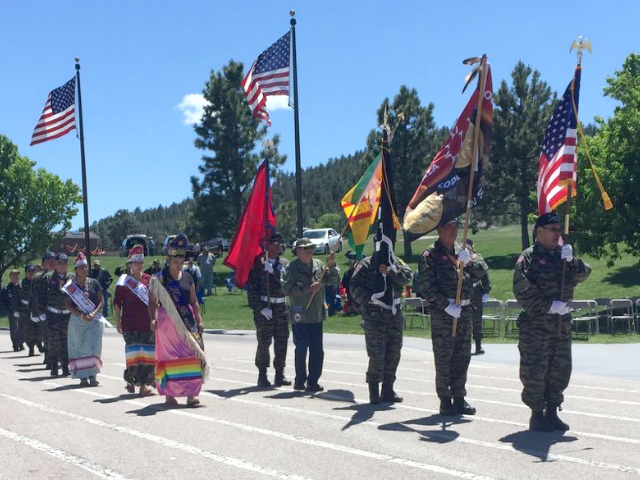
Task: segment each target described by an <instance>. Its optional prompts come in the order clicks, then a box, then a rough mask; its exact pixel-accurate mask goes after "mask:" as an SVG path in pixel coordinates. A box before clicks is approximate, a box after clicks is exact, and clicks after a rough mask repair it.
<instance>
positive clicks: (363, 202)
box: [340, 154, 383, 259]
mask: <svg viewBox="0 0 640 480" xmlns="http://www.w3.org/2000/svg"><path fill="white" fill-rule="evenodd" d="M382 160H383V155H382V154H378V156H376V158H374V160H373V162H371V164H370V165H369V166H368V167H367V170H366V171H365V172H364V174H363V175H362V177H360V180H358V183H356V184H355V185H354V186H353V187H352V188H351V190H349V191H348V192H347V193H346V194H345V195H344V197H342V200H341V201H340V206H341V207H342V211H343V213H344V215H345V217H347V221H348V222H349V227H350V230H351V231H350V232H349V245H351V248H353V250H354V251H355V253H356V256H357V258H358V259H359V258H361V257H362V250H363V249H364V245H365V243H366V242H367V238H368V237H369V232H370V229H371V226H372V225H373V224H375V221H376V219H377V214H378V206H379V205H380V195H381V186H382V163H383V162H382Z"/></svg>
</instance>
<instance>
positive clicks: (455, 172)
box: [403, 60, 493, 234]
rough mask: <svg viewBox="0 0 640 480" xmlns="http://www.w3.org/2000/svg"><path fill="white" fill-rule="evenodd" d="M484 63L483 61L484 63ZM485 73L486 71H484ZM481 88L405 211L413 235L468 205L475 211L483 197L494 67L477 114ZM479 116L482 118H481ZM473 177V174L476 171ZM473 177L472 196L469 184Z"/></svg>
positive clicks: (405, 224)
mask: <svg viewBox="0 0 640 480" xmlns="http://www.w3.org/2000/svg"><path fill="white" fill-rule="evenodd" d="M483 61H484V60H483ZM482 70H484V69H482ZM480 88H481V87H480V86H478V88H476V90H475V91H474V92H473V94H472V95H471V98H469V101H468V102H467V105H466V106H465V107H464V110H463V111H462V113H461V114H460V116H459V117H458V119H457V120H456V123H454V124H453V127H452V128H451V132H450V134H449V137H448V138H447V139H446V140H445V142H444V144H443V145H442V147H440V150H438V152H437V153H436V155H435V157H434V158H433V161H432V162H431V164H430V165H429V168H427V170H426V172H425V173H424V176H423V177H422V180H421V181H420V184H419V185H418V188H417V189H416V191H415V193H414V194H413V197H412V198H411V200H410V201H409V203H408V204H407V208H406V210H405V214H404V219H403V227H404V229H405V230H407V231H409V232H411V233H417V234H426V233H429V232H431V231H432V230H435V229H436V228H437V227H438V226H439V225H444V224H446V223H448V222H450V221H451V220H454V219H456V218H458V217H459V216H460V215H462V214H463V213H465V211H466V210H467V205H468V204H470V206H471V208H473V207H475V206H476V205H477V204H478V203H479V202H480V200H481V199H482V195H483V194H484V189H483V186H484V179H483V176H482V170H483V163H484V162H483V161H484V160H485V159H488V157H489V152H490V148H491V126H492V123H493V104H492V101H491V99H492V98H493V83H492V81H491V67H490V66H489V65H488V64H487V66H486V81H485V83H484V90H483V94H482V98H483V101H482V107H481V111H480V112H478V103H479V92H480ZM478 113H480V115H478ZM478 118H480V132H479V133H480V134H479V135H478V145H477V146H475V151H477V159H475V160H477V161H474V158H473V154H474V134H475V131H476V123H477V121H478ZM474 165H475V170H474V175H472V174H471V172H472V169H473V168H474ZM472 177H473V186H472V188H471V195H470V196H468V192H469V190H470V189H469V183H470V181H471V178H472Z"/></svg>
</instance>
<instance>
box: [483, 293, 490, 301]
mask: <svg viewBox="0 0 640 480" xmlns="http://www.w3.org/2000/svg"><path fill="white" fill-rule="evenodd" d="M488 301H489V294H488V293H485V294H484V295H482V303H487V302H488Z"/></svg>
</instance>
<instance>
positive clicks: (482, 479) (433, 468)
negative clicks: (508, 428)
mask: <svg viewBox="0 0 640 480" xmlns="http://www.w3.org/2000/svg"><path fill="white" fill-rule="evenodd" d="M46 383H48V384H55V383H54V382H46ZM56 385H57V384H56ZM72 391H75V392H78V393H86V394H88V395H92V396H97V397H103V398H111V397H110V396H109V395H104V394H100V393H97V392H93V391H91V390H84V389H79V390H72ZM0 397H3V398H6V399H9V400H12V401H14V402H17V403H21V404H23V405H28V406H30V407H34V408H38V409H40V410H43V411H45V412H50V413H56V414H59V415H63V416H66V417H69V418H73V419H75V420H80V421H83V422H86V423H89V424H92V425H97V426H100V427H104V428H108V429H109V430H114V431H117V432H120V433H126V434H128V435H132V436H134V437H138V438H143V439H145V440H150V441H152V442H155V443H159V444H161V445H165V446H168V447H171V448H175V449H178V450H182V451H186V452H189V453H194V454H198V455H201V456H204V457H207V458H211V459H213V460H216V461H221V462H222V463H227V464H229V465H233V466H238V467H240V468H245V469H247V470H253V471H256V472H258V473H264V474H267V475H270V476H277V477H278V478H283V479H292V480H293V479H302V478H304V477H299V476H297V475H288V474H284V473H282V472H275V471H273V470H270V469H266V468H263V467H259V466H258V465H255V464H249V463H247V462H244V461H242V460H236V459H230V458H229V457H224V456H223V455H220V454H215V453H212V452H207V451H204V450H201V449H199V448H197V447H193V446H190V445H185V444H182V443H180V442H177V441H174V440H171V439H168V438H163V437H159V436H157V435H153V434H149V433H145V432H140V431H138V430H133V429H130V428H127V427H122V426H119V425H115V424H111V423H106V422H103V421H101V420H97V419H93V418H90V417H85V416H82V415H78V414H75V413H70V412H67V411H65V410H60V409H57V408H53V407H49V406H47V405H43V404H40V403H36V402H32V401H31V400H27V399H23V398H20V397H15V396H13V395H8V394H5V393H1V392H0ZM126 402H127V403H131V404H135V405H138V406H143V407H148V406H149V404H146V403H143V402H138V401H135V400H127V401H126ZM169 412H170V413H172V414H174V415H181V416H187V417H191V418H196V419H198V420H200V421H206V422H212V423H217V424H220V425H225V426H228V427H233V428H239V429H241V430H245V431H250V432H254V433H261V434H263V435H269V436H272V437H276V438H280V439H283V440H289V441H293V442H297V443H302V444H306V445H311V446H315V447H320V448H326V449H329V450H334V451H339V452H342V453H346V454H351V455H357V456H361V457H365V458H371V459H374V460H381V461H385V462H388V463H392V464H397V465H402V466H405V467H411V468H416V469H420V470H425V471H429V472H433V473H440V474H445V475H449V476H452V477H456V478H464V479H468V480H495V479H494V478H493V477H489V476H485V475H476V474H474V473H470V472H463V471H460V470H454V469H450V468H446V467H441V466H439V465H431V464H427V463H422V462H416V461H414V460H410V459H406V458H401V457H395V456H392V455H385V454H380V453H376V452H372V451H369V450H362V449H358V448H353V447H349V446H346V445H339V444H334V443H330V442H324V441H321V440H314V439H311V438H306V437H302V436H299V435H291V434H287V433H282V432H276V431H273V430H267V429H264V428H259V427H252V426H249V425H243V424H240V423H235V422H229V421H227V420H223V419H217V418H213V417H209V416H205V415H199V414H196V413H190V412H185V411H183V410H170V411H169ZM249 466H250V467H251V468H249ZM269 471H270V472H271V473H268V472H269Z"/></svg>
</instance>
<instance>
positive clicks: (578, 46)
mask: <svg viewBox="0 0 640 480" xmlns="http://www.w3.org/2000/svg"><path fill="white" fill-rule="evenodd" d="M574 49H575V50H576V53H577V55H578V65H582V51H583V50H586V51H587V52H589V53H592V51H591V42H590V41H589V40H588V39H586V38H583V37H582V35H580V36H579V37H578V38H576V39H575V40H574V41H573V42H571V47H569V53H571V52H572V51H573V50H574Z"/></svg>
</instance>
